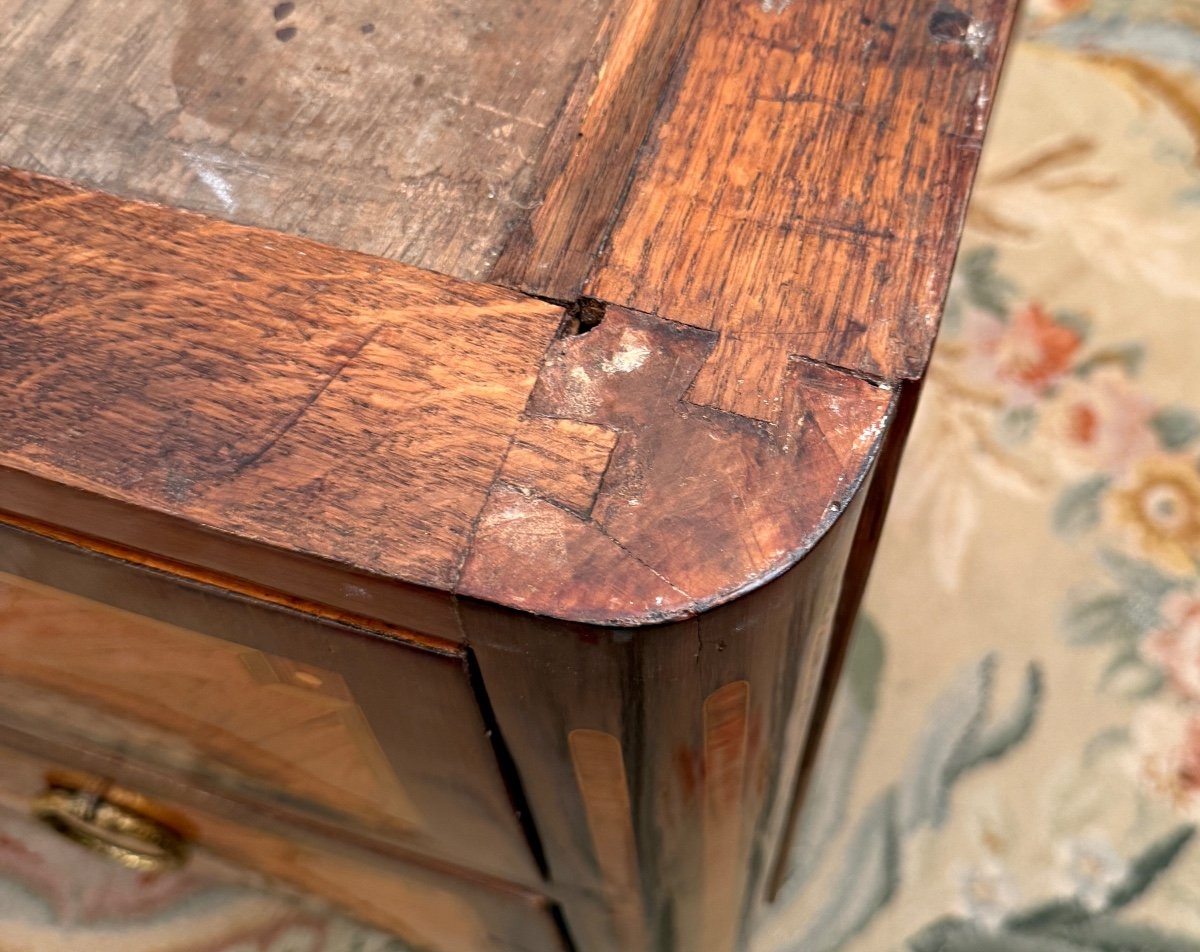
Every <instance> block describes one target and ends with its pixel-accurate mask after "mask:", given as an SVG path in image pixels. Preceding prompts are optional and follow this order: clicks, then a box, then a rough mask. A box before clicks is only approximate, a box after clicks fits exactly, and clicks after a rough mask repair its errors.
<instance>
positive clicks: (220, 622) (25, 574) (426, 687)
mask: <svg viewBox="0 0 1200 952" xmlns="http://www.w3.org/2000/svg"><path fill="white" fill-rule="evenodd" d="M0 570H4V571H0V723H7V724H9V725H10V726H13V727H15V728H17V729H20V730H23V731H26V732H29V733H33V734H36V735H39V736H43V737H49V738H59V739H63V740H65V741H69V742H71V743H74V744H76V745H79V746H82V747H86V748H92V749H97V750H104V751H108V752H111V753H114V754H118V755H120V756H121V757H123V758H127V759H131V760H134V761H136V762H140V763H144V764H146V765H149V766H152V767H154V768H156V769H157V770H159V771H160V772H163V773H166V774H169V775H172V776H176V777H179V778H181V779H183V780H184V781H185V782H186V783H189V784H192V785H195V786H198V787H201V788H203V789H208V790H213V791H216V792H221V793H224V794H226V795H235V796H236V797H238V798H240V799H242V800H250V801H256V802H261V803H264V804H266V805H270V806H272V807H273V808H276V809H279V810H284V811H297V812H300V813H304V814H307V815H308V816H310V817H312V818H315V819H317V820H320V821H323V822H327V823H330V824H333V825H337V826H342V827H347V828H353V829H356V830H359V831H361V832H362V833H363V834H365V835H368V836H370V837H374V838H380V839H384V840H390V841H395V842H397V843H402V844H404V845H405V846H406V847H407V848H409V849H412V850H415V851H418V852H420V853H422V854H424V855H428V856H430V857H433V858H437V859H443V860H449V861H452V862H454V863H457V864H461V865H465V866H468V867H471V868H475V869H480V870H481V871H483V872H487V873H491V874H494V875H498V876H502V877H504V878H509V879H515V880H519V881H523V882H535V881H539V875H538V871H537V868H536V864H535V863H534V861H533V858H532V853H531V851H530V848H529V845H528V841H527V839H526V837H525V835H524V832H523V830H522V828H521V825H520V822H519V820H518V818H517V815H516V813H515V811H514V807H513V801H512V797H511V796H510V793H509V790H508V788H507V787H506V785H505V782H504V778H503V776H502V774H501V771H500V768H499V765H498V761H497V758H496V754H495V750H494V748H493V746H492V743H491V741H490V740H489V734H488V730H487V726H486V724H485V723H484V720H483V717H482V715H481V713H480V710H479V705H478V702H477V699H476V695H475V691H474V688H473V686H472V682H471V677H470V672H469V670H468V667H467V664H466V659H465V658H464V656H463V655H462V654H461V653H459V652H458V651H456V650H455V649H454V648H453V647H447V648H446V649H445V650H434V649H433V648H428V647H422V646H420V645H418V644H410V643H404V642H401V641H396V640H388V639H385V638H381V637H379V636H377V635H374V634H369V633H365V632H363V631H361V630H358V629H354V628H350V627H348V626H344V625H338V624H332V623H329V622H327V621H323V620H321V619H317V618H315V617H314V616H311V615H305V614H301V613H299V612H294V611H290V610H286V609H282V608H279V607H277V606H271V605H269V604H268V603H264V602H260V601H255V600H252V599H246V598H240V597H235V596H233V595H231V594H229V593H223V592H220V591H217V590H214V589H210V588H208V587H206V586H201V585H197V584H194V583H189V582H186V581H183V580H180V579H177V578H172V577H170V576H166V575H163V574H162V573H157V572H150V571H148V570H146V569H142V568H139V567H137V566H135V565H132V564H130V563H124V562H119V561H116V560H114V559H111V558H108V557H106V556H103V555H98V554H95V553H91V552H88V551H86V550H82V549H80V548H78V547H75V546H68V545H64V544H62V543H61V542H52V541H50V540H47V539H45V538H43V537H37V536H33V535H31V534H29V533H25V532H15V531H13V530H6V531H5V534H4V535H0ZM18 572H19V574H18ZM31 576H32V577H31ZM35 578H37V579H39V580H37V581H35V580H34V579H35ZM50 578H53V579H54V581H55V585H54V586H53V587H52V586H51V585H48V584H45V582H46V581H48V580H49V579H50ZM60 586H61V587H60ZM64 588H71V589H73V590H74V591H73V592H71V591H64ZM101 597H103V601H101V600H100V598H101ZM109 601H116V602H118V603H123V605H124V607H116V606H114V605H112V604H106V602H109ZM149 613H154V614H156V615H157V616H158V617H157V618H152V617H148V615H149ZM164 619H170V621H167V620H164ZM185 624H186V625H187V627H185ZM218 634H219V636H218Z"/></svg>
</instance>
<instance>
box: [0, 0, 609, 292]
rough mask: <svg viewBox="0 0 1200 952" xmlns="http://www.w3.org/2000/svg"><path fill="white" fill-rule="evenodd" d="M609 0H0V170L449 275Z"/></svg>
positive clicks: (550, 113) (493, 233) (520, 166)
mask: <svg viewBox="0 0 1200 952" xmlns="http://www.w3.org/2000/svg"><path fill="white" fill-rule="evenodd" d="M609 5H610V0H581V2H575V3H569V4H567V3H562V2H560V0H520V2H518V3H513V2H509V0H451V2H443V0H404V2H388V0H295V2H281V3H274V4H273V3H271V2H268V0H261V2H254V3H250V2H244V0H236V2H235V0H180V2H173V3H162V2H159V0H42V2H37V3H31V2H20V0H3V2H0V35H3V43H2V44H0V164H4V165H11V166H15V167H18V168H26V169H31V170H33V171H38V172H43V173H46V174H49V175H55V176H58V177H61V178H66V179H70V180H73V181H78V182H81V183H84V184H88V185H91V186H94V187H98V188H101V189H104V190H107V191H111V192H114V193H117V194H119V195H123V196H127V197H133V198H142V199H150V200H153V201H160V202H163V203H164V204H169V205H176V206H179V207H183V208H187V209H190V210H193V211H201V212H206V213H208V214H212V215H216V216H218V217H221V218H224V219H227V220H232V221H237V222H240V223H243V224H250V225H258V226H261V227H266V228H274V229H278V230H281V231H287V232H291V233H294V234H299V235H306V236H311V237H313V238H316V239H318V240H321V241H325V242H328V243H330V244H334V245H337V246H339V247H345V248H352V249H354V250H358V251H365V252H369V253H372V254H378V255H382V256H385V257H389V258H393V259H396V260H400V261H404V262H406V263H408V264H413V265H416V266H418V267H422V268H428V269H430V270H434V271H441V272H444V273H448V274H454V275H456V276H459V277H463V278H468V279H477V278H480V277H482V276H484V275H485V274H486V273H487V272H488V270H489V269H490V268H491V266H492V264H493V263H494V261H495V259H496V256H497V255H498V254H499V252H500V249H501V248H502V246H503V245H504V243H505V241H506V240H507V237H508V233H509V230H510V229H511V228H512V227H513V224H514V223H515V222H516V221H517V220H518V219H521V218H523V217H524V216H526V215H527V214H528V212H529V209H530V208H531V207H533V206H534V205H536V203H537V201H538V196H537V195H536V194H534V193H535V190H536V185H537V183H536V179H537V177H538V174H539V172H538V162H539V159H540V156H541V153H542V151H543V149H544V147H545V144H546V142H547V140H548V138H549V137H550V134H551V132H552V130H553V129H554V128H555V122H556V117H557V116H558V115H559V113H560V112H561V111H562V110H563V107H564V103H565V102H566V101H567V99H568V98H570V96H571V95H572V92H573V90H574V87H575V84H576V82H577V80H578V79H579V78H580V76H581V75H583V74H584V73H585V72H586V68H587V66H588V63H589V59H590V57H591V56H592V53H593V46H594V44H595V42H596V39H597V33H598V30H599V28H600V24H601V22H602V20H603V18H604V14H605V12H606V11H607V9H608V7H609Z"/></svg>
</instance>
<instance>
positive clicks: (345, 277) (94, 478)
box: [0, 172, 562, 633]
mask: <svg viewBox="0 0 1200 952" xmlns="http://www.w3.org/2000/svg"><path fill="white" fill-rule="evenodd" d="M561 319H562V312H561V310H560V309H559V308H557V307H554V306H552V305H549V304H544V303H542V302H541V301H538V300H535V299H532V298H525V297H521V296H518V295H516V294H514V293H512V292H508V291H504V290H502V289H498V288H492V287H487V286H483V285H473V284H466V283H463V282H460V281H457V280H454V279H451V278H443V277H439V276H437V275H432V274H429V273H426V272H419V271H417V270H415V269H412V268H408V267H406V266H403V265H399V264H395V263H392V262H388V261H384V260H381V259H377V258H368V257H366V256H363V255H359V254H355V253H352V252H346V251H340V250H337V249H333V248H329V247H325V246H321V245H316V244H314V243H313V242H310V241H306V240H303V239H299V238H293V237H289V236H286V235H280V234H274V233H269V232H264V231H260V230H257V229H251V228H243V227H239V226H235V225H228V224H225V223H223V222H218V221H214V220H212V219H207V218H204V217H201V216H198V215H191V214H188V213H186V212H181V211H177V210H174V209H165V208H161V207H157V206H152V205H144V204H139V203H133V202H124V201H121V200H119V199H116V198H112V197H109V196H105V195H100V194H97V193H92V192H86V191H81V190H78V189H76V188H73V187H71V186H68V185H65V184H63V183H60V182H57V181H53V180H48V179H44V178H40V177H35V176H31V175H28V174H24V173H20V172H8V173H4V174H3V175H0V327H3V333H2V334H0V379H3V381H4V386H3V387H2V388H0V434H3V442H2V443H0V471H2V472H3V477H4V478H0V508H14V507H16V506H17V505H18V503H19V498H20V495H19V493H18V492H17V490H16V489H15V488H14V485H15V484H14V483H13V482H12V478H13V477H15V476H19V475H23V476H26V477H29V476H32V477H35V478H36V479H37V480H38V481H40V482H41V484H42V485H43V486H53V487H64V488H66V489H75V490H82V491H84V493H86V494H88V495H91V496H98V497H102V498H103V499H107V500H110V501H114V502H118V503H122V504H125V505H127V506H128V507H129V512H128V519H127V521H126V522H125V523H122V521H121V520H120V519H119V518H112V519H109V520H108V524H106V525H104V526H99V525H95V524H85V525H67V526H66V527H67V528H74V529H76V530H78V531H81V532H84V533H90V534H95V535H98V536H101V537H108V538H112V535H113V533H114V532H117V533H123V534H124V535H125V536H129V535H130V534H137V532H138V524H139V523H140V522H143V521H145V520H147V519H150V520H153V518H154V517H155V516H156V515H157V516H167V517H172V518H174V519H175V520H178V523H179V526H181V527H183V528H184V529H187V530H188V531H190V532H192V533H193V534H195V533H202V534H207V533H210V532H215V533H217V534H219V535H221V536H224V537H225V538H228V539H232V540H236V541H238V542H245V543H247V544H255V543H258V544H261V545H265V546H268V547H271V548H274V549H276V550H286V551H288V552H291V553H296V554H298V555H302V556H307V557H314V558H317V559H321V560H326V561H328V562H330V563H335V564H339V565H342V566H346V567H348V568H350V569H353V570H356V571H360V572H363V573H367V574H370V575H374V576H386V577H389V578H394V579H399V580H402V581H404V582H407V583H411V584H413V585H418V586H425V587H430V588H435V589H440V590H449V589H450V588H452V587H453V585H454V583H455V581H456V579H457V576H458V571H459V566H460V564H461V561H462V559H463V557H464V554H465V552H466V543H467V541H468V539H469V536H470V533H471V530H472V525H473V521H474V519H475V518H476V516H477V514H478V513H479V511H480V509H481V508H482V506H483V501H484V498H485V497H486V494H487V492H488V488H489V487H490V485H491V483H492V481H493V479H494V478H495V475H496V471H497V469H498V467H499V464H500V461H501V459H502V458H503V456H504V453H505V451H506V450H507V448H508V445H509V442H510V439H511V436H512V433H513V431H514V429H515V428H516V425H517V421H518V416H519V414H520V413H521V410H522V408H523V407H524V405H525V402H526V399H527V397H528V394H529V392H530V390H531V389H532V387H533V384H534V381H535V378H536V374H537V369H538V366H539V364H540V363H541V361H542V358H543V356H544V354H545V351H546V347H547V345H548V344H549V343H550V341H551V339H552V338H553V336H554V333H555V331H556V330H557V328H558V326H559V323H560V321H561ZM6 478H7V479H8V481H7V482H6V481H5V479H6ZM40 498H42V500H43V501H42V503H41V504H40V505H41V511H25V512H22V513H19V514H23V515H27V516H29V517H31V518H39V519H43V520H44V521H47V522H51V523H55V522H59V523H60V524H61V521H62V520H63V519H65V518H69V517H70V515H69V513H68V512H66V511H64V509H63V508H62V505H63V504H62V503H61V502H56V500H55V499H45V498H44V497H40ZM150 536H151V538H150V539H149V540H148V541H147V540H146V539H142V538H140V537H139V538H137V539H130V538H126V537H117V538H112V541H117V542H125V543H128V544H131V545H133V546H135V547H139V546H140V547H150V548H151V550H152V551H153V550H154V549H155V548H158V547H161V546H163V545H167V546H169V547H172V548H174V549H176V551H166V552H159V553H158V554H161V555H166V556H169V557H174V558H179V559H180V560H182V561H185V562H194V560H195V559H196V556H197V549H196V545H195V544H193V543H192V542H191V541H188V540H185V539H178V540H175V539H174V536H173V534H172V533H164V532H158V531H155V532H152V533H150ZM237 561H238V562H242V561H251V560H247V559H246V558H245V557H243V558H242V559H239V560H237ZM210 567H213V568H227V566H224V565H217V566H210ZM245 570H246V567H245V566H241V567H240V568H239V571H245ZM265 570H268V569H264V571H265ZM269 570H270V571H272V572H274V571H277V570H276V569H273V568H270V569H269ZM263 581H264V583H269V582H274V583H275V584H287V583H288V580H287V579H283V580H280V579H271V580H263ZM291 584H295V583H294V582H292V583H291ZM352 588H355V589H357V588H364V589H365V586H358V585H354V586H352ZM295 594H301V595H303V594H304V593H303V592H299V593H295ZM355 595H356V592H354V591H351V592H350V594H349V595H346V594H343V595H342V596H340V598H341V600H342V602H345V601H346V599H347V598H350V600H351V602H353V601H354V596H355ZM364 600H365V601H367V602H369V595H368V593H367V592H366V591H363V592H362V593H361V597H360V598H359V604H358V609H359V610H360V611H362V612H363V613H366V614H370V613H371V611H372V606H371V605H370V604H363V601H364ZM334 604H337V602H336V601H335V602H334ZM435 633H436V632H435Z"/></svg>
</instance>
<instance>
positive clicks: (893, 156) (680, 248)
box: [0, 0, 1015, 952]
mask: <svg viewBox="0 0 1200 952" xmlns="http://www.w3.org/2000/svg"><path fill="white" fill-rule="evenodd" d="M461 6H462V7H463V9H462V10H460V11H458V12H459V13H460V14H461V16H457V17H450V18H449V19H447V15H446V12H445V9H444V5H443V4H440V3H437V2H435V0H405V3H402V4H401V3H397V4H379V3H375V2H373V0H309V2H308V3H306V4H279V5H276V6H274V7H272V6H271V5H264V6H262V7H261V8H258V7H255V6H254V5H251V4H229V3H228V2H226V0H187V2H186V3H180V4H175V5H165V6H164V5H162V4H158V3H155V2H154V0H70V2H68V0H48V2H46V3H43V4H36V5H35V4H22V5H18V7H17V8H15V9H14V11H13V13H12V17H11V19H12V21H13V24H14V27H13V31H12V36H13V38H14V39H13V40H12V42H11V43H8V44H0V799H2V801H3V803H4V804H7V805H8V806H9V807H11V808H14V809H20V810H26V809H28V810H32V811H34V812H35V813H36V814H37V815H38V816H39V817H40V818H41V819H43V820H44V821H46V822H47V823H49V824H50V825H51V826H53V828H54V829H56V830H58V831H59V832H61V833H63V835H65V836H67V837H68V838H71V839H73V840H75V841H76V842H78V843H80V844H81V845H83V846H84V847H87V848H91V849H94V850H96V851H99V852H101V853H104V854H105V855H108V856H110V857H112V858H114V859H116V860H117V861H122V862H126V863H129V864H133V865H138V867H139V868H143V867H144V868H159V867H162V866H169V865H171V864H174V863H176V862H179V861H181V860H182V859H183V857H184V855H185V853H186V852H187V851H188V850H211V851H215V852H218V853H221V854H222V855H225V856H227V857H229V858H231V859H233V860H234V861H235V862H237V863H241V864H245V865H247V866H250V867H254V868H257V869H259V870H261V871H263V872H264V873H266V874H268V875H269V876H271V877H274V878H276V879H278V880H280V881H282V882H287V883H289V884H290V885H291V886H292V887H294V888H299V889H304V890H308V891H312V892H315V893H317V894H320V895H323V896H325V897H326V898H328V899H330V900H332V901H333V902H335V903H337V904H340V905H342V906H344V907H346V908H347V909H349V910H350V911H352V912H353V913H354V914H356V915H358V916H360V917H361V918H363V919H365V920H368V921H371V922H373V923H376V924H378V925H379V926H381V927H383V928H385V929H388V930H390V931H392V932H394V933H395V934H397V935H399V936H400V937H402V938H403V939H405V940H406V941H408V942H409V943H410V944H412V945H413V946H414V947H415V948H420V949H429V950H432V952H616V950H619V952H650V950H652V949H653V950H656V952H735V950H740V949H742V948H745V947H746V946H747V943H748V942H749V937H750V935H751V933H752V931H753V928H754V925H755V923H756V921H757V919H758V917H759V916H760V915H761V914H763V913H764V911H766V910H769V908H770V906H771V904H772V903H773V902H775V901H776V899H777V897H778V894H779V888H780V884H781V882H782V881H783V880H784V878H785V877H786V874H787V869H788V864H789V856H790V851H791V849H792V840H793V835H792V834H793V828H794V824H795V818H796V816H797V815H798V811H799V810H800V809H801V807H802V805H803V797H804V791H805V789H806V785H807V781H808V778H809V776H810V774H811V771H812V769H813V763H814V756H815V751H816V749H817V742H818V740H819V737H820V734H821V730H822V727H823V722H824V719H825V716H826V714H827V712H828V709H829V705H830V702H831V698H832V696H833V691H834V689H835V687H836V683H837V676H838V672H839V668H840V664H841V659H842V657H843V654H844V652H845V648H846V645H847V641H848V638H849V634H850V630H851V626H852V623H853V619H854V616H855V613H856V611H857V606H858V602H859V599H860V597H861V594H862V591H863V587H864V585H865V581H866V577H867V574H868V572H869V569H870V565H871V561H872V557H873V553H874V547H875V542H876V540H877V538H878V535H879V531H880V528H881V524H882V521H883V519H884V517H885V514H886V509H887V502H888V496H889V493H890V488H891V485H892V481H893V478H894V476H895V472H896V468H897V466H898V464H899V460H900V454H901V451H902V448H903V444H904V439H905V436H906V433H907V430H908V427H909V425H910V423H911V420H912V416H913V413H914V411H915V407H916V402H917V395H918V393H919V390H920V383H921V378H922V375H923V373H924V369H925V365H926V361H927V360H928V357H929V353H930V348H931V347H932V344H933V339H934V336H935V332H936V327H937V321H938V317H939V314H940V309H941V306H942V301H943V298H944V295H945V293H946V289H947V286H948V282H949V276H950V269H951V265H952V262H953V259H954V255H955V252H956V247H957V241H958V236H959V233H960V229H961V226H962V222H963V217H964V213H965V208H966V201H967V197H968V194H969V190H970V184H971V179H972V176H973V174H974V170H975V166H976V163H977V160H978V152H979V148H980V145H981V141H982V136H983V132H984V129H985V127H986V123H987V117H988V110H989V107H990V103H991V101H992V98H993V93H994V91H995V88H996V81H997V76H998V72H999V68H1000V64H1001V62H1002V59H1003V55H1004V48H1005V43H1006V40H1007V36H1008V32H1009V30H1010V28H1011V23H1012V17H1013V12H1014V7H1015V4H1014V3H1013V2H1011V0H955V3H953V4H948V3H946V2H943V0H895V2H891V0H870V2H867V3H865V4H856V5H851V4H846V3H842V2H839V0H814V2H789V0H769V2H768V0H763V2H757V0H599V2H596V3H591V4H583V5H579V4H574V5H568V4H564V3H562V2H561V0H529V2H528V3H522V4H515V5H514V4H511V3H507V2H503V0H464V3H463V4H462V5H461ZM456 9H457V8H456ZM63 63H67V64H70V68H62V67H61V65H60V64H63Z"/></svg>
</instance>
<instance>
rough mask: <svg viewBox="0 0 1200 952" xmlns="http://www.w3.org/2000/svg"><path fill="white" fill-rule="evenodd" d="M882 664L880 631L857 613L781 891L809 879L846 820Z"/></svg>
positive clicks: (796, 887)
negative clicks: (843, 669) (789, 865)
mask: <svg viewBox="0 0 1200 952" xmlns="http://www.w3.org/2000/svg"><path fill="white" fill-rule="evenodd" d="M883 666H884V643H883V636H882V635H881V634H880V632H879V629H878V628H877V627H876V626H875V624H874V622H872V621H871V619H870V618H868V617H867V616H865V615H862V616H860V617H859V619H858V621H857V622H856V623H855V626H854V637H853V640H852V641H851V642H850V649H849V654H848V655H847V657H846V666H845V674H844V675H843V677H842V683H841V687H840V689H839V691H838V695H837V697H836V698H835V699H834V704H833V710H832V711H831V713H830V718H829V727H828V728H827V730H826V734H825V738H824V740H823V741H822V743H821V751H820V754H819V755H818V759H817V764H816V769H815V770H814V771H813V781H812V784H811V786H810V787H809V790H808V792H807V794H806V795H805V798H804V809H803V812H802V813H801V819H800V826H799V828H798V829H797V831H796V839H795V845H794V846H793V847H792V849H791V852H790V857H791V867H790V868H789V869H788V871H787V877H786V880H785V884H784V890H785V895H789V896H790V895H794V894H795V892H796V891H797V890H799V889H800V888H801V887H803V886H804V885H805V883H807V882H808V880H809V879H810V878H811V876H812V875H813V873H814V872H816V870H817V868H818V867H819V865H820V863H821V861H822V860H823V859H824V858H825V854H826V852H827V851H828V849H829V847H830V845H831V844H832V842H833V841H834V840H835V839H836V838H837V835H838V833H839V832H840V831H841V829H842V827H843V826H844V825H845V822H846V811H847V809H848V804H849V801H850V793H851V790H852V789H853V786H854V778H855V776H856V775H857V771H858V764H859V760H860V759H861V757H862V751H863V747H864V746H865V744H866V741H867V737H868V736H869V735H870V729H871V724H872V720H873V715H874V713H875V705H876V703H877V701H878V696H879V685H880V682H881V680H882V678H883Z"/></svg>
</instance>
